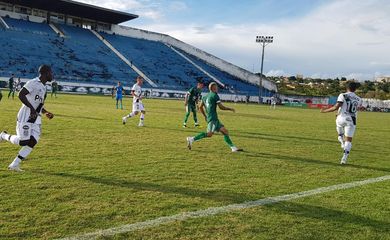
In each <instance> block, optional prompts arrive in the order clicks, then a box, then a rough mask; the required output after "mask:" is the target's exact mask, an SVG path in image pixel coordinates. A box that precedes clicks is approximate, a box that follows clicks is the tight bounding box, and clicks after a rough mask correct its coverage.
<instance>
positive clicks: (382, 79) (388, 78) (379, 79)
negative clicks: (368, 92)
mask: <svg viewBox="0 0 390 240" xmlns="http://www.w3.org/2000/svg"><path fill="white" fill-rule="evenodd" d="M375 82H387V83H388V82H390V76H382V77H377V78H376V79H375Z"/></svg>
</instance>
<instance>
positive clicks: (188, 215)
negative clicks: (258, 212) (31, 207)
mask: <svg viewBox="0 0 390 240" xmlns="http://www.w3.org/2000/svg"><path fill="white" fill-rule="evenodd" d="M387 180H390V175H386V176H382V177H377V178H370V179H366V180H362V181H355V182H350V183H343V184H337V185H332V186H328V187H321V188H316V189H312V190H308V191H303V192H297V193H292V194H286V195H281V196H276V197H269V198H263V199H259V200H255V201H249V202H244V203H239V204H230V205H226V206H221V207H211V208H207V209H204V210H198V211H193V212H183V213H179V214H176V215H172V216H167V217H159V218H156V219H152V220H147V221H144V222H137V223H132V224H126V225H122V226H119V227H113V228H108V229H104V230H98V231H95V232H91V233H85V234H80V235H76V236H73V237H66V238H61V239H59V240H83V239H98V238H100V237H110V236H114V235H116V234H121V233H129V232H134V231H137V230H142V229H146V228H152V227H157V226H160V225H163V224H168V223H173V222H177V221H186V220H188V219H195V218H203V217H210V216H214V215H217V214H223V213H230V212H233V211H239V210H243V209H248V208H253V207H258V206H264V205H269V204H274V203H279V202H284V201H289V200H294V199H299V198H304V197H308V196H314V195H318V194H322V193H328V192H333V191H336V190H343V189H349V188H355V187H359V186H363V185H367V184H371V183H377V182H384V181H387Z"/></svg>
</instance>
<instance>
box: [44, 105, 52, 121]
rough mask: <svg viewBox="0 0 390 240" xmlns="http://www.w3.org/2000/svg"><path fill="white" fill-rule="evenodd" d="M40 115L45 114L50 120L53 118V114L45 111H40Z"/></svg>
mask: <svg viewBox="0 0 390 240" xmlns="http://www.w3.org/2000/svg"><path fill="white" fill-rule="evenodd" d="M42 113H43V114H45V116H46V117H47V118H48V119H52V118H53V117H54V114H53V113H51V112H49V111H47V110H46V109H44V108H43V109H42Z"/></svg>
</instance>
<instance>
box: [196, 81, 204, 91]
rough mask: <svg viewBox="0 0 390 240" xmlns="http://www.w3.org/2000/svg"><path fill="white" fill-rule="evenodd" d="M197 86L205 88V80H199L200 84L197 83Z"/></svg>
mask: <svg viewBox="0 0 390 240" xmlns="http://www.w3.org/2000/svg"><path fill="white" fill-rule="evenodd" d="M197 87H198V88H199V89H202V88H204V82H203V81H199V82H198V84H197Z"/></svg>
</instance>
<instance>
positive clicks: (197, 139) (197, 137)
mask: <svg viewBox="0 0 390 240" xmlns="http://www.w3.org/2000/svg"><path fill="white" fill-rule="evenodd" d="M205 137H207V133H205V132H202V133H199V134H198V135H196V136H195V137H194V140H195V141H199V140H200V139H202V138H205Z"/></svg>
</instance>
